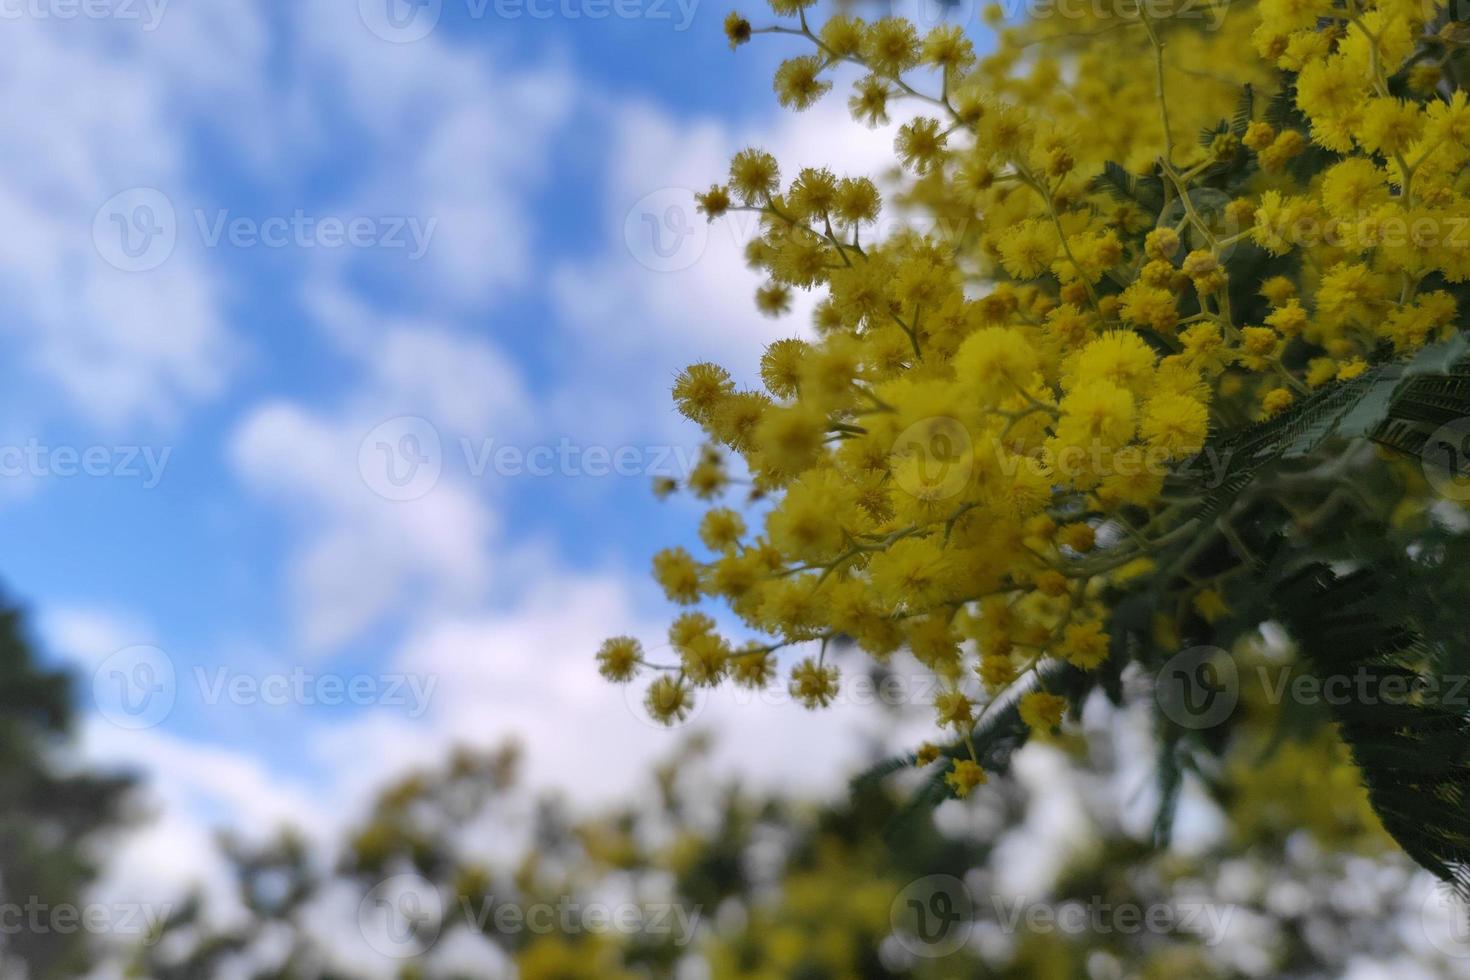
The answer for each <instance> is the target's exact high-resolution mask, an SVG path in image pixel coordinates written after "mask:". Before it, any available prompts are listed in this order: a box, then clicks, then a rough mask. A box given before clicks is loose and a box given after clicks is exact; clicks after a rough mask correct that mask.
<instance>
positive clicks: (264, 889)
mask: <svg viewBox="0 0 1470 980" xmlns="http://www.w3.org/2000/svg"><path fill="white" fill-rule="evenodd" d="M1137 717H1138V716H1134V717H1133V718H1132V719H1131V720H1137ZM1129 721H1130V719H1129V718H1128V717H1125V716H1110V717H1108V718H1106V719H1104V720H1102V721H1101V722H1099V723H1096V724H1095V727H1096V728H1097V730H1096V731H1090V732H1089V733H1088V737H1086V738H1084V737H1082V736H1081V735H1080V734H1071V735H1061V736H1057V737H1054V738H1053V739H1051V740H1049V741H1048V742H1047V743H1046V744H1038V745H1034V746H1031V747H1029V748H1027V749H1026V750H1025V751H1024V752H1023V753H1022V754H1021V755H1020V756H1018V760H1019V761H1018V773H1020V776H1019V778H1018V779H1016V780H1008V781H1006V782H1005V783H1003V784H997V785H993V786H990V787H987V788H986V789H985V791H984V792H983V793H980V794H977V795H976V798H975V799H972V800H970V801H967V802H964V803H960V802H953V803H949V804H946V805H945V806H944V807H942V808H940V809H939V810H938V811H931V810H928V809H925V808H914V807H912V806H910V805H908V804H907V803H906V802H905V800H906V799H907V795H908V794H907V793H906V792H901V791H900V790H902V789H903V788H902V787H894V786H891V785H889V784H891V783H892V782H893V781H892V780H876V779H869V780H861V781H859V782H858V783H857V784H855V792H854V793H852V794H851V795H850V796H848V797H846V798H845V799H844V800H843V801H842V802H840V803H838V804H836V805H819V804H816V803H810V802H805V801H801V800H793V799H790V798H786V797H782V796H779V795H771V794H764V793H756V792H752V791H750V790H749V789H745V788H742V787H741V786H740V785H738V784H735V783H729V782H720V781H717V780H713V779H712V778H711V777H710V776H709V775H708V771H707V770H708V766H707V762H708V757H707V749H708V745H707V743H706V741H705V740H704V739H702V738H700V737H698V736H696V737H694V738H693V739H691V740H690V741H689V742H688V743H687V744H686V745H684V746H683V747H681V748H680V750H679V751H678V752H676V753H675V759H676V760H677V761H674V762H671V763H669V764H666V765H664V766H662V767H660V768H659V769H658V770H657V771H656V772H655V773H654V774H653V779H652V790H653V791H652V792H643V793H641V794H635V795H632V796H631V797H630V798H631V799H633V800H634V801H635V802H629V803H627V804H625V805H622V806H619V807H616V808H614V809H612V810H611V811H609V812H604V813H601V814H598V815H595V816H592V817H588V818H581V817H578V816H576V815H575V814H574V813H573V812H572V810H571V809H570V808H569V807H568V806H566V805H565V804H564V803H562V802H559V801H557V800H554V799H535V798H533V797H532V795H531V794H529V793H528V792H526V791H525V790H524V789H522V788H520V787H519V785H518V779H517V774H516V769H517V753H516V751H515V750H514V749H513V748H502V749H496V750H493V751H487V752H475V751H469V750H461V751H458V752H456V753H455V754H454V755H453V756H452V757H451V758H450V759H449V760H448V761H447V762H446V764H445V765H443V766H442V767H440V768H437V769H435V770H432V771H424V772H419V773H415V774H413V775H411V776H409V777H408V778H405V779H403V780H401V781H399V782H398V783H396V784H394V785H393V786H391V787H389V788H388V789H387V790H386V791H385V792H383V793H382V794H381V796H380V797H379V799H378V801H377V803H376V805H375V806H374V807H373V809H372V811H371V812H370V813H369V814H367V815H365V816H364V817H363V818H362V819H361V820H360V821H358V822H357V823H356V824H355V825H354V826H355V828H356V829H355V830H353V831H352V832H351V833H349V834H348V835H347V837H346V839H345V840H344V841H342V842H341V843H340V845H338V849H337V850H336V851H335V852H334V853H332V854H331V855H330V856H328V854H327V853H326V852H325V851H322V852H316V853H314V852H313V851H312V850H311V849H309V848H307V847H305V846H304V845H303V844H302V842H301V840H300V839H299V838H296V837H294V836H291V835H289V834H288V835H284V836H282V837H280V838H278V839H277V840H275V841H273V842H270V843H267V844H265V845H260V846H256V847H254V848H249V847H242V846H240V845H239V844H238V843H235V844H232V845H231V853H232V856H233V858H234V861H235V863H236V865H237V867H238V869H239V871H240V874H239V879H238V880H239V884H240V886H241V899H242V902H243V904H244V906H245V907H246V908H247V909H248V911H249V914H248V915H247V916H246V917H245V918H244V919H242V920H239V921H234V922H232V923H231V924H230V925H228V926H221V925H217V924H211V922H210V921H209V919H210V918H211V917H209V916H206V915H204V914H203V913H204V911H205V910H204V909H203V908H202V907H201V905H200V904H199V903H197V902H195V903H193V904H191V905H190V906H189V907H188V908H187V909H186V910H184V911H183V912H181V914H180V915H179V916H177V917H176V918H175V920H174V921H172V922H171V923H170V924H169V926H168V928H167V930H166V932H165V935H164V936H163V937H160V939H161V941H159V942H157V943H154V944H151V945H150V946H148V947H146V948H144V949H142V950H140V953H139V959H138V961H137V963H136V971H137V975H139V976H147V977H152V978H156V980H184V978H195V977H215V976H228V977H242V978H251V980H268V978H269V980H329V978H330V980H346V978H354V980H355V978H370V977H373V978H376V977H394V978H399V980H467V978H477V980H483V978H486V977H498V976H512V975H517V976H519V977H520V978H521V980H581V978H586V980H609V978H611V980H621V978H629V977H671V976H684V975H692V976H704V977H709V978H711V980H736V978H746V980H778V978H779V980H790V978H801V980H839V978H842V980H848V978H863V980H869V978H871V980H879V978H889V977H912V978H919V980H939V978H953V977H959V976H994V977H1018V978H1019V977H1033V978H1048V980H1050V978H1056V980H1073V978H1077V977H1094V978H1099V980H1102V978H1123V977H1140V978H1153V977H1158V978H1163V977H1184V976H1187V977H1192V978H1193V977H1220V978H1225V977H1245V976H1271V977H1278V976H1280V977H1285V976H1290V977H1322V978H1326V977H1340V976H1343V975H1344V974H1345V973H1347V972H1348V967H1349V965H1350V964H1352V963H1354V962H1355V960H1356V959H1357V958H1360V957H1364V956H1372V957H1378V958H1379V959H1380V960H1381V961H1387V960H1392V959H1394V958H1400V959H1404V958H1407V959H1409V960H1411V961H1412V962H1413V963H1414V964H1415V965H1416V966H1418V967H1419V968H1420V969H1421V970H1423V971H1425V972H1424V973H1423V974H1422V975H1426V976H1443V977H1453V976H1456V975H1457V974H1456V973H1455V972H1454V971H1455V969H1457V968H1458V964H1457V963H1456V962H1454V961H1452V960H1449V959H1445V958H1443V957H1440V956H1439V955H1438V954H1437V953H1435V951H1434V950H1433V949H1432V948H1431V947H1429V945H1428V944H1427V943H1420V944H1418V945H1419V946H1420V947H1422V948H1419V949H1411V947H1412V946H1413V944H1410V943H1406V942H1405V941H1404V939H1403V928H1404V926H1405V924H1406V923H1408V924H1412V923H1413V922H1414V916H1417V915H1418V913H1419V909H1418V908H1417V907H1412V905H1411V903H1409V901H1408V899H1407V898H1406V895H1407V894H1408V893H1409V890H1408V888H1407V885H1408V883H1409V882H1411V881H1414V880H1420V881H1422V880H1423V879H1425V878H1427V873H1425V872H1422V871H1419V870H1417V869H1415V868H1414V866H1413V865H1412V864H1411V863H1410V862H1409V860H1408V859H1407V858H1406V857H1405V856H1404V855H1403V854H1402V853H1400V852H1399V851H1398V850H1397V849H1396V848H1395V847H1394V845H1393V843H1392V840H1391V839H1390V838H1389V837H1388V835H1387V834H1385V833H1384V831H1383V830H1382V828H1381V826H1380V825H1379V824H1378V821H1377V819H1376V817H1375V816H1374V815H1373V811H1372V809H1371V807H1370V806H1369V805H1368V801H1367V797H1366V793H1365V791H1364V790H1363V789H1362V788H1361V786H1360V785H1359V782H1358V779H1357V774H1356V770H1355V768H1354V766H1353V764H1352V762H1351V761H1350V759H1349V756H1348V754H1347V751H1346V749H1345V748H1344V746H1343V745H1342V743H1341V742H1340V740H1339V739H1338V738H1337V737H1336V735H1335V734H1334V733H1333V731H1332V730H1331V727H1330V725H1328V724H1327V723H1325V722H1323V721H1320V720H1318V721H1313V720H1312V719H1310V718H1291V719H1287V718H1284V717H1283V715H1282V713H1281V712H1280V711H1279V710H1277V709H1275V708H1274V707H1272V706H1271V705H1268V704H1253V705H1248V706H1247V710H1245V711H1243V712H1242V720H1241V722H1240V723H1239V724H1238V725H1237V726H1236V729H1235V733H1234V735H1233V737H1232V740H1231V748H1230V749H1229V750H1227V752H1226V753H1225V758H1226V760H1227V765H1226V766H1225V768H1224V769H1222V770H1220V771H1219V772H1216V773H1213V774H1209V775H1208V778H1207V779H1206V778H1203V777H1202V776H1200V775H1199V774H1194V773H1191V774H1189V775H1186V776H1183V777H1181V782H1182V783H1186V784H1192V785H1194V786H1196V787H1198V788H1199V789H1200V790H1201V792H1202V795H1203V797H1205V798H1210V799H1212V800H1213V802H1214V804H1215V805H1216V806H1218V807H1219V808H1220V809H1221V814H1220V815H1221V816H1222V817H1223V818H1224V820H1223V821H1222V822H1221V826H1223V827H1226V828H1228V829H1227V830H1224V831H1222V832H1221V833H1219V834H1218V835H1217V836H1216V837H1214V838H1213V839H1211V840H1210V841H1209V842H1208V843H1207V844H1206V845H1204V846H1203V847H1200V846H1196V847H1194V848H1193V849H1192V850H1191V849H1184V850H1181V849H1180V848H1178V847H1166V848H1162V849H1161V848H1158V847H1156V846H1155V844H1154V842H1153V841H1152V840H1150V831H1149V828H1148V826H1147V820H1145V821H1144V826H1143V827H1142V829H1139V828H1138V827H1137V826H1131V827H1130V826H1129V825H1128V822H1127V821H1125V820H1124V819H1123V818H1122V816H1121V814H1120V804H1119V797H1120V796H1122V795H1126V787H1127V786H1128V784H1129V782H1130V781H1129V780H1128V779H1126V778H1124V776H1123V769H1124V768H1125V763H1126V762H1127V761H1128V751H1127V749H1126V746H1124V745H1123V744H1122V743H1121V742H1119V741H1118V740H1116V739H1113V740H1112V741H1110V740H1109V738H1108V737H1107V735H1106V734H1105V733H1106V732H1116V731H1119V730H1123V729H1126V728H1127V727H1128V724H1127V723H1128V722H1129ZM1283 731H1287V732H1288V733H1287V734H1285V735H1283V734H1282V733H1283ZM1273 743H1275V744H1273ZM1268 749H1270V752H1269V754H1266V750H1268ZM1262 759H1267V760H1269V761H1267V762H1265V763H1264V764H1263V763H1262V761H1261V760H1262ZM1027 772H1031V773H1032V775H1031V776H1030V777H1028V776H1027V775H1026V773H1027ZM912 777H913V774H909V778H912ZM1134 788H1136V787H1134ZM1057 789H1061V790H1063V791H1064V792H1066V793H1069V794H1075V797H1074V798H1073V799H1072V800H1070V801H1069V804H1080V805H1072V806H1071V808H1070V810H1069V815H1070V816H1071V817H1073V818H1075V819H1077V820H1080V821H1081V824H1080V825H1079V826H1078V827H1076V828H1075V829H1074V833H1073V834H1072V836H1071V838H1070V839H1069V841H1068V842H1066V843H1065V844H1059V843H1058V842H1057V841H1055V840H1047V839H1045V835H1044V834H1043V835H1041V836H1040V837H1038V836H1037V834H1038V832H1037V830H1036V826H1037V824H1038V822H1040V823H1042V824H1044V823H1046V822H1047V820H1048V819H1050V818H1051V817H1054V816H1055V815H1056V810H1057V807H1058V802H1057V799H1056V798H1055V797H1053V796H1052V795H1051V794H1052V792H1053V791H1055V790H1057ZM1173 805H1174V804H1172V803H1171V804H1170V808H1171V809H1172V808H1173ZM1135 823H1136V821H1135ZM1059 850H1060V851H1061V853H1060V854H1059V853H1058V851H1059ZM1006 851H1009V857H1007V856H1006V855H1005V853H1003V852H1006ZM1018 854H1019V855H1021V861H1020V863H1021V865H1028V864H1035V865H1037V867H1038V868H1041V869H1045V868H1046V867H1047V866H1048V865H1050V864H1055V865H1056V869H1055V870H1054V872H1050V873H1037V874H1029V875H1023V879H1024V878H1028V877H1029V879H1030V880H1027V881H1024V883H1022V884H1018V883H1017V880H1016V876H1015V871H1016V867H1017V855H1018ZM933 876H940V877H939V878H938V879H936V878H934V877H933ZM1415 876H1418V878H1417V879H1416V877H1415ZM404 877H412V878H413V879H414V880H415V881H419V882H420V883H421V884H422V885H423V886H425V888H426V889H428V890H430V891H431V892H432V893H433V895H434V898H433V899H432V900H431V901H430V902H429V903H428V904H427V905H422V906H414V908H417V909H419V910H420V911H423V912H424V914H423V915H421V916H419V917H418V918H417V919H416V920H414V921H411V922H405V923H402V924H403V925H406V926H407V927H408V928H409V929H411V930H412V931H413V932H414V937H413V939H412V940H411V941H405V940H404V939H403V938H402V937H401V936H400V937H399V938H398V939H395V940H393V941H394V942H395V943H396V944H397V945H395V946H394V947H393V948H391V949H387V950H385V948H384V947H383V946H382V945H381V944H380V941H381V937H380V936H376V935H375V932H374V927H372V926H370V925H368V924H366V921H365V920H364V918H363V917H362V910H363V909H365V908H367V907H368V904H369V903H370V902H371V901H372V900H373V897H374V896H375V895H378V894H381V893H382V892H381V889H382V887H383V883H384V882H391V881H398V880H401V879H403V878H404ZM936 880H937V881H938V882H939V885H938V887H939V888H940V890H943V889H946V888H947V889H949V891H950V896H949V897H950V898H953V899H956V901H955V902H954V903H952V904H951V903H949V900H948V899H946V903H945V904H942V905H941V904H938V903H936V902H934V900H933V896H934V894H935V891H934V887H933V886H932V885H931V884H928V883H930V882H933V881H936ZM915 901H917V902H918V905H919V906H920V907H923V908H927V909H930V910H932V911H934V912H936V913H944V914H945V915H947V916H950V920H949V921H947V922H945V923H941V925H942V926H943V928H942V929H940V930H939V932H938V933H936V932H935V931H934V930H933V929H930V928H926V927H924V926H923V925H920V926H919V927H917V928H916V927H915V925H914V922H913V918H912V913H913V912H914V911H915V908H914V906H913V902H915ZM596 902H602V903H606V904H608V905H610V906H616V905H618V904H619V903H637V904H639V905H641V906H643V907H645V908H656V907H660V906H664V905H673V906H675V907H677V908H680V909H682V910H683V911H684V912H685V913H686V915H692V914H693V913H697V914H698V918H697V921H698V929H697V931H696V932H695V933H694V934H693V935H692V937H691V936H687V935H684V934H682V933H681V932H680V931H678V930H668V931H659V930H656V929H653V928H634V929H630V930H623V931H620V930H617V929H593V928H590V927H584V926H586V923H585V922H584V921H583V920H580V919H576V918H573V919H572V920H570V922H569V921H568V920H565V919H560V918H559V919H557V920H556V921H555V922H554V923H553V924H551V925H550V926H549V927H547V928H532V927H531V926H530V925H529V923H530V922H531V920H530V918H527V919H525V920H519V919H516V920H512V921H511V924H510V925H509V927H505V924H504V922H503V921H501V920H499V919H498V918H497V917H496V916H495V915H491V914H486V912H487V910H493V909H501V908H504V907H507V906H509V907H514V908H517V909H521V910H525V909H529V908H532V907H535V906H538V905H540V906H543V907H554V908H558V909H560V908H564V907H568V906H570V907H572V908H583V909H585V908H586V907H588V906H589V905H590V904H591V903H596ZM1069 908H1070V909H1072V910H1074V911H1077V910H1080V911H1081V912H1082V913H1085V914H1087V915H1089V916H1091V918H1088V919H1086V920H1083V921H1082V924H1081V925H1080V926H1079V925H1075V924H1074V925H1070V926H1069V925H1068V920H1067V918H1066V916H1065V915H1064V914H1062V910H1064V909H1069ZM1125 909H1136V910H1137V912H1138V914H1139V915H1140V916H1147V915H1149V914H1150V913H1152V914H1156V915H1163V916H1165V917H1166V918H1167V921H1166V922H1164V924H1162V925H1157V926H1147V925H1140V926H1137V927H1132V928H1130V927H1128V925H1127V924H1126V923H1125V922H1123V920H1122V915H1123V913H1122V911H1120V910H1125ZM430 910H432V912H430ZM1037 910H1040V911H1041V912H1043V913H1045V914H1044V915H1041V916H1040V917H1038V916H1037V914H1036V912H1037ZM1099 910H1100V911H1099ZM401 911H402V906H401V905H400V906H398V907H395V908H394V909H393V910H390V914H396V913H398V912H401ZM960 912H962V913H963V914H962V915H961V914H958V913H960ZM1098 916H1101V918H1099V917H1098ZM1140 921H1143V922H1146V921H1147V919H1141V920H1140ZM586 922H590V920H586ZM934 924H935V922H933V921H931V922H930V923H929V926H933V925H934ZM375 940H377V941H378V942H375ZM367 947H373V948H374V949H376V950H377V953H376V954H371V955H364V950H365V949H366V948H367ZM696 963H697V964H699V965H698V967H697V968H695V969H694V972H693V973H691V974H685V973H683V972H681V968H682V967H684V966H686V965H691V964H696ZM513 970H514V971H516V972H512V971H513Z"/></svg>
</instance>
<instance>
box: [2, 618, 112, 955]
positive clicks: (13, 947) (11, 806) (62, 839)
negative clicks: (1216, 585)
mask: <svg viewBox="0 0 1470 980" xmlns="http://www.w3.org/2000/svg"><path fill="white" fill-rule="evenodd" d="M72 697H73V695H72V688H71V682H70V678H69V677H68V676H67V675H66V674H64V673H63V672H61V671H57V670H53V669H48V668H46V667H44V666H42V665H41V664H40V663H39V662H38V659H37V655H36V651H35V648H34V647H33V646H32V644H31V642H30V640H29V638H28V637H27V636H26V632H25V621H24V617H23V615H22V614H21V612H20V611H19V610H18V609H16V608H15V607H13V606H8V605H0V902H3V903H10V904H16V905H21V906H24V905H26V904H28V903H32V902H35V903H39V904H40V905H42V906H44V907H46V908H48V909H58V908H62V907H67V906H70V907H75V908H78V909H80V908H81V906H82V904H83V902H84V896H85V889H86V888H87V886H88V885H89V884H90V883H91V882H92V881H93V879H94V878H95V876H96V873H97V859H98V855H99V848H100V846H101V845H103V844H105V843H106V842H107V840H108V838H109V835H110V834H111V833H112V832H113V831H115V830H116V829H117V828H118V826H119V824H120V822H121V821H122V818H123V816H124V808H125V805H126V802H127V797H128V791H129V789H130V787H131V785H132V781H131V779H130V778H128V777H126V776H120V775H103V774H97V773H91V772H86V771H78V770H77V769H76V767H74V766H71V765H69V764H67V762H66V761H65V753H66V751H67V749H68V744H67V743H68V737H69V735H70V734H71V726H72V721H73V708H72ZM3 938H4V942H3V944H0V976H5V977H10V976H17V975H22V974H23V975H25V976H27V977H28V978H29V980H63V978H71V977H76V976H80V975H81V974H83V973H85V972H87V970H88V969H90V967H91V966H92V964H93V961H94V960H93V957H94V952H95V951H94V950H93V949H91V948H89V946H88V941H89V934H88V933H87V932H85V931H83V930H70V931H63V930H61V929H39V930H35V929H28V928H27V929H22V930H20V931H18V932H15V933H14V934H7V935H5V936H4V937H3Z"/></svg>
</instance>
